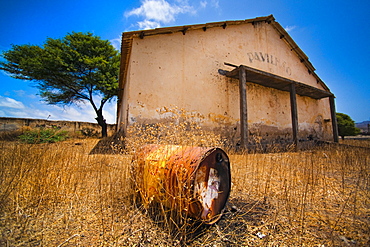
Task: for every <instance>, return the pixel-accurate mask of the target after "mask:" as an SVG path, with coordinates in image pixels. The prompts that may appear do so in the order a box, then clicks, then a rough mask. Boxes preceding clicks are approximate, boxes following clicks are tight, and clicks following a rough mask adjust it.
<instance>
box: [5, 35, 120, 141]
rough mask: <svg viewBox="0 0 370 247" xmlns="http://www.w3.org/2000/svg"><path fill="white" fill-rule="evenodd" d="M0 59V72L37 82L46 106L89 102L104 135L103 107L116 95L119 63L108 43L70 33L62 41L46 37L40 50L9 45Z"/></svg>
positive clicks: (93, 37) (117, 54) (98, 38)
mask: <svg viewBox="0 0 370 247" xmlns="http://www.w3.org/2000/svg"><path fill="white" fill-rule="evenodd" d="M2 56H3V57H4V58H5V60H6V61H5V62H0V69H1V70H4V71H6V72H8V73H9V74H10V76H11V77H13V78H16V79H22V80H29V81H34V82H37V83H36V87H37V88H38V89H39V92H40V96H41V97H42V98H43V99H44V100H45V101H46V102H47V103H48V104H52V105H55V104H62V105H71V104H78V103H80V102H82V101H87V102H89V103H90V104H91V105H92V107H93V108H94V111H95V113H96V116H97V117H96V118H95V119H96V120H97V122H98V124H99V125H100V126H101V127H102V136H103V137H106V136H107V124H106V120H105V119H104V117H103V106H104V104H105V103H107V102H109V101H111V100H112V99H113V98H114V96H116V95H117V92H118V73H119V62H120V56H119V53H118V51H117V50H115V49H114V47H113V46H112V45H111V44H110V42H109V41H107V40H101V39H100V37H98V36H94V35H93V34H91V33H80V32H79V33H76V32H72V33H69V34H67V35H66V36H65V37H64V38H62V39H52V38H48V39H47V40H46V42H45V43H44V45H43V46H42V47H40V46H37V45H13V46H12V49H10V50H8V51H5V52H3V54H2ZM99 101H100V102H99Z"/></svg>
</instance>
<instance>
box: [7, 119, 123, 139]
mask: <svg viewBox="0 0 370 247" xmlns="http://www.w3.org/2000/svg"><path fill="white" fill-rule="evenodd" d="M26 126H27V127H30V128H40V127H46V128H51V127H55V128H58V129H63V130H66V131H69V132H78V131H79V132H81V133H84V134H90V135H91V136H92V135H96V134H97V133H99V134H100V133H101V127H100V126H99V125H98V124H97V123H88V122H74V121H53V120H44V119H32V118H9V117H0V132H2V131H14V130H19V129H21V128H23V127H26ZM107 131H108V135H109V136H111V135H113V134H114V133H115V132H116V125H115V124H108V126H107Z"/></svg>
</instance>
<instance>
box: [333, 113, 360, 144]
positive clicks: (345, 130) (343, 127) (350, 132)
mask: <svg viewBox="0 0 370 247" xmlns="http://www.w3.org/2000/svg"><path fill="white" fill-rule="evenodd" d="M336 116H337V124H338V135H339V136H340V137H342V140H344V137H345V136H355V135H358V134H359V133H360V129H359V128H356V126H355V121H353V120H352V118H351V117H350V116H348V115H347V114H344V113H338V112H337V113H336Z"/></svg>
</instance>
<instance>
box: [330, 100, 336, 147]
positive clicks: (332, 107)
mask: <svg viewBox="0 0 370 247" xmlns="http://www.w3.org/2000/svg"><path fill="white" fill-rule="evenodd" d="M334 98H335V97H334V96H330V97H329V102H330V114H331V125H332V128H333V139H334V142H338V124H337V115H336V112H335V102H334Z"/></svg>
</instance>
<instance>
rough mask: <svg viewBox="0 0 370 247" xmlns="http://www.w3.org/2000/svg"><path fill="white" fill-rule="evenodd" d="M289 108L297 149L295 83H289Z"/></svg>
mask: <svg viewBox="0 0 370 247" xmlns="http://www.w3.org/2000/svg"><path fill="white" fill-rule="evenodd" d="M290 110H291V115H292V130H293V143H294V145H295V148H296V150H297V149H298V111H297V96H296V91H295V83H292V84H290Z"/></svg>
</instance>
